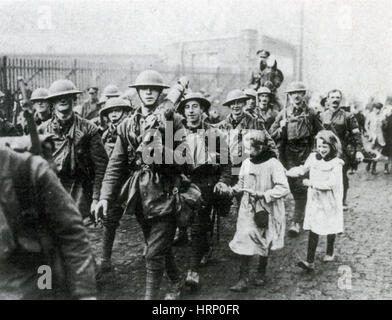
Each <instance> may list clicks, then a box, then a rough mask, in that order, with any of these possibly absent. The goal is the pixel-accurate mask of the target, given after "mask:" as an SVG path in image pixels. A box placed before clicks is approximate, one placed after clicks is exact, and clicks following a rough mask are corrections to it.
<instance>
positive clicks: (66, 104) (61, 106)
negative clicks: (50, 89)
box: [53, 96, 75, 115]
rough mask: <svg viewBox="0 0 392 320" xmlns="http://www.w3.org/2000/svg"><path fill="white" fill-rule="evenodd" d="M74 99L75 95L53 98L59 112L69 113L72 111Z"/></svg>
mask: <svg viewBox="0 0 392 320" xmlns="http://www.w3.org/2000/svg"><path fill="white" fill-rule="evenodd" d="M74 101H75V97H73V96H60V97H57V98H55V99H54V100H53V106H54V109H55V111H56V112H57V113H61V114H64V115H68V114H71V112H72V109H73V105H74Z"/></svg>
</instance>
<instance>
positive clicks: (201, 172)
mask: <svg viewBox="0 0 392 320" xmlns="http://www.w3.org/2000/svg"><path fill="white" fill-rule="evenodd" d="M212 140H215V141H214V142H213V141H212ZM186 141H187V145H188V147H189V152H190V154H191V156H192V160H193V164H192V166H191V168H189V171H188V174H187V175H188V177H189V178H190V180H191V181H192V182H193V183H195V184H196V185H197V186H198V187H199V188H200V190H201V193H202V197H203V200H204V203H205V205H204V206H203V208H201V210H200V211H198V213H197V215H196V217H195V219H194V221H193V223H192V226H191V235H192V236H191V238H192V242H191V259H190V268H191V269H192V270H194V271H197V270H198V268H199V265H200V260H201V258H202V255H203V254H204V253H205V252H206V251H208V249H209V243H208V237H207V233H208V232H209V231H211V227H213V226H212V221H211V209H212V206H213V205H214V204H215V207H221V208H222V209H224V208H223V207H224V206H225V203H223V201H222V199H221V200H220V201H219V202H220V203H217V202H216V201H215V200H216V199H217V197H216V196H215V195H214V187H215V185H216V184H217V183H218V182H222V183H225V184H226V185H229V184H230V181H231V172H230V164H229V161H228V160H229V159H228V156H226V158H224V157H221V156H220V151H221V150H225V151H226V152H227V145H226V140H225V137H224V136H223V135H222V133H221V132H220V131H219V130H218V129H216V128H214V127H213V126H212V125H211V124H209V123H207V122H206V121H202V122H201V123H200V125H199V126H197V127H190V126H188V125H186ZM227 202H228V204H229V205H230V203H231V201H227Z"/></svg>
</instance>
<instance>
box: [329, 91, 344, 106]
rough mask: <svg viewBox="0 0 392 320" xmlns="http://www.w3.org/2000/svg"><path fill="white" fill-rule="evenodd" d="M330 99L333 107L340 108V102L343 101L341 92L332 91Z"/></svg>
mask: <svg viewBox="0 0 392 320" xmlns="http://www.w3.org/2000/svg"><path fill="white" fill-rule="evenodd" d="M328 100H329V105H330V106H331V107H332V108H334V109H337V108H339V106H340V103H341V102H342V95H341V94H340V92H331V93H330V94H329V97H328Z"/></svg>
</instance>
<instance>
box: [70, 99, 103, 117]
mask: <svg viewBox="0 0 392 320" xmlns="http://www.w3.org/2000/svg"><path fill="white" fill-rule="evenodd" d="M99 110H100V107H99V106H98V100H96V101H94V102H91V101H90V100H86V101H84V102H83V104H82V105H80V106H77V107H75V109H74V111H75V112H76V113H77V114H79V115H80V116H81V117H82V118H84V119H87V120H92V119H94V118H96V117H98V116H99Z"/></svg>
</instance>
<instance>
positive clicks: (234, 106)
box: [230, 100, 246, 116]
mask: <svg viewBox="0 0 392 320" xmlns="http://www.w3.org/2000/svg"><path fill="white" fill-rule="evenodd" d="M245 105H246V100H235V101H234V102H232V103H231V104H230V109H231V113H232V114H233V115H234V116H241V115H242V114H243V112H244V107H245Z"/></svg>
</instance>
